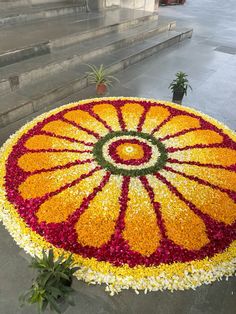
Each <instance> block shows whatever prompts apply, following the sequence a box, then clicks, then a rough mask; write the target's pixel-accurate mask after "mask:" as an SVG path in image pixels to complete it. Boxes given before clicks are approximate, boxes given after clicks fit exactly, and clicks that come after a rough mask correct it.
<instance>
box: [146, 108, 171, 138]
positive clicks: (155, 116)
mask: <svg viewBox="0 0 236 314" xmlns="http://www.w3.org/2000/svg"><path fill="white" fill-rule="evenodd" d="M169 115H170V113H169V110H168V109H167V108H163V107H155V106H152V107H151V108H150V109H149V110H148V112H147V114H146V118H145V121H144V124H143V126H142V131H143V132H146V133H151V132H152V131H153V130H154V129H155V128H156V127H158V126H159V125H160V124H161V123H162V122H163V121H164V120H165V119H167V118H168V117H169Z"/></svg>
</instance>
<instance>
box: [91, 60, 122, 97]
mask: <svg viewBox="0 0 236 314" xmlns="http://www.w3.org/2000/svg"><path fill="white" fill-rule="evenodd" d="M87 66H88V67H89V68H90V70H91V71H89V72H86V74H87V75H88V81H89V83H90V84H96V93H97V95H104V94H106V92H107V89H108V87H109V86H112V81H114V80H116V81H119V80H118V79H117V78H116V77H115V76H112V75H108V73H107V71H106V69H105V68H104V66H103V64H101V65H100V66H99V67H97V66H95V65H91V64H87Z"/></svg>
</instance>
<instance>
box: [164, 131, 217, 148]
mask: <svg viewBox="0 0 236 314" xmlns="http://www.w3.org/2000/svg"><path fill="white" fill-rule="evenodd" d="M222 141H223V137H222V136H221V135H220V134H218V133H217V132H215V131H212V130H195V131H190V132H188V133H185V134H182V135H180V136H176V137H174V138H170V139H168V140H164V141H163V144H164V145H165V146H166V147H173V148H183V147H186V146H190V147H191V146H195V145H199V144H200V145H209V144H218V143H222Z"/></svg>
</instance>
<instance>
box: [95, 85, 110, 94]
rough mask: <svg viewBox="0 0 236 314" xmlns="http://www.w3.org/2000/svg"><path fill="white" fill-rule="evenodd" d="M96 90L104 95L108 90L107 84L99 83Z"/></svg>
mask: <svg viewBox="0 0 236 314" xmlns="http://www.w3.org/2000/svg"><path fill="white" fill-rule="evenodd" d="M96 92H97V95H104V94H105V93H106V92H107V86H106V84H104V83H102V84H98V85H97V86H96Z"/></svg>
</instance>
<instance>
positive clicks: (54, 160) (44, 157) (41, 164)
mask: <svg viewBox="0 0 236 314" xmlns="http://www.w3.org/2000/svg"><path fill="white" fill-rule="evenodd" d="M91 158H92V155H91V154H90V153H68V152H35V153H27V154H24V155H23V156H21V157H20V158H19V159H18V166H19V167H20V168H21V169H23V170H25V171H36V170H42V169H50V168H53V167H57V166H64V165H66V164H68V163H70V162H74V161H76V160H80V161H82V160H87V159H91Z"/></svg>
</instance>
